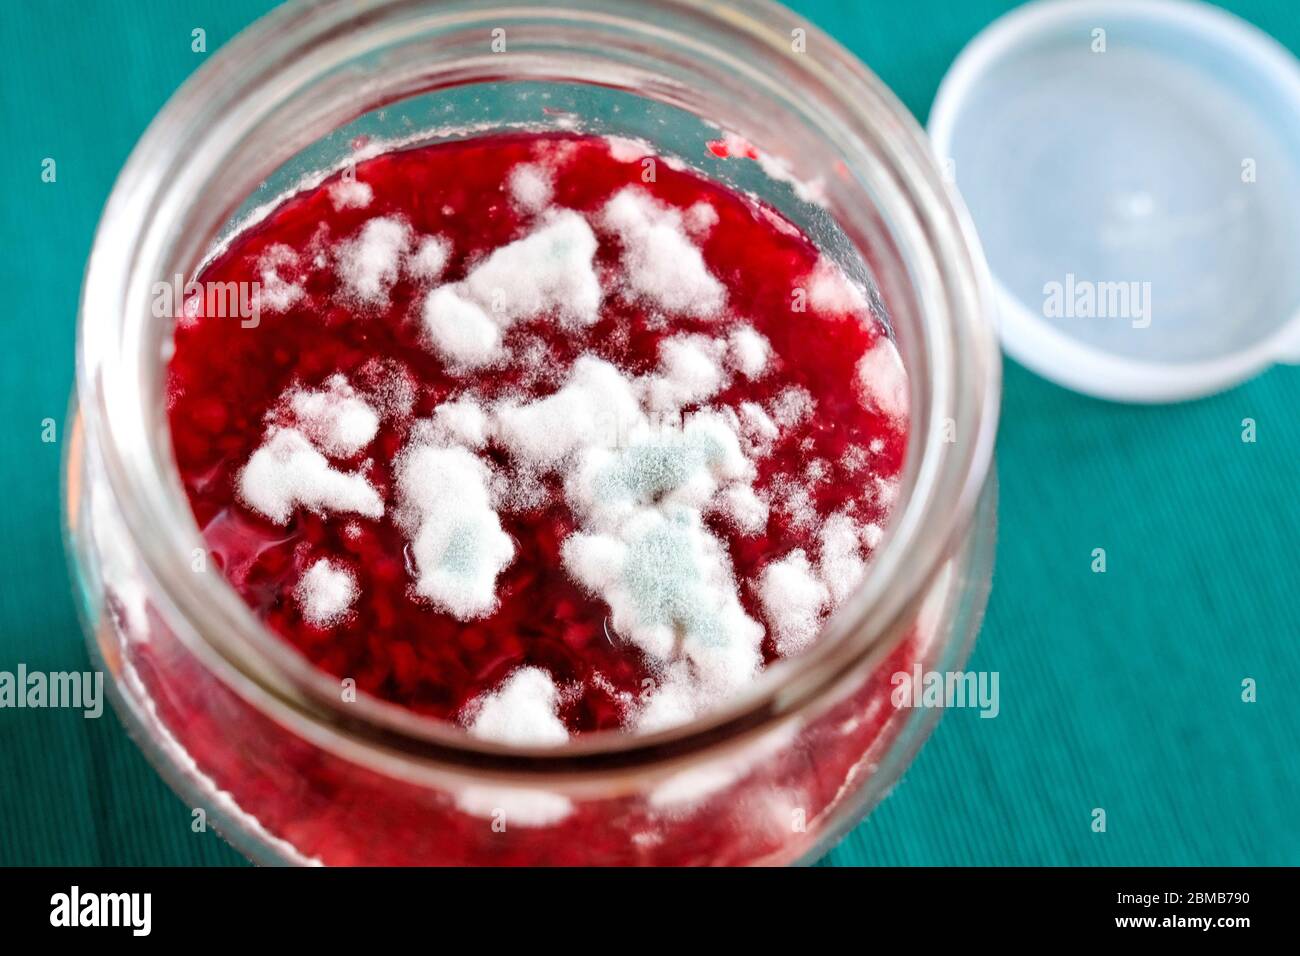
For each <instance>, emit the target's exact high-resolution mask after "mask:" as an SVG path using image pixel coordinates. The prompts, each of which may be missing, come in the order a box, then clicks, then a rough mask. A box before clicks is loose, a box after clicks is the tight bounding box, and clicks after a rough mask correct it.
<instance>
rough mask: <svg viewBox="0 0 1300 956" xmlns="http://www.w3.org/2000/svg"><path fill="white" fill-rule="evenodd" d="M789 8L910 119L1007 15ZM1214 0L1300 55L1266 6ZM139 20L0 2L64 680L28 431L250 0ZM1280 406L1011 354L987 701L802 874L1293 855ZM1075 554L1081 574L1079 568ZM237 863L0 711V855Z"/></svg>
mask: <svg viewBox="0 0 1300 956" xmlns="http://www.w3.org/2000/svg"><path fill="white" fill-rule="evenodd" d="M796 6H797V7H798V8H799V9H800V10H801V11H803V12H805V13H806V14H807V15H808V16H809V18H810V19H812V20H813V21H814V22H816V23H818V24H819V25H820V26H822V27H824V28H825V29H827V30H828V31H829V32H831V33H832V34H834V35H835V36H837V37H838V38H839V39H840V40H841V41H842V42H843V43H845V44H846V45H847V46H848V47H849V48H850V49H852V50H853V51H854V52H855V53H856V54H857V55H858V56H860V57H861V58H862V59H863V60H864V61H865V62H866V63H867V64H868V65H870V66H871V67H872V68H873V69H874V70H875V71H876V72H877V73H878V74H879V75H880V76H881V77H882V78H883V79H884V80H885V82H887V83H888V84H889V85H890V86H891V87H893V89H894V90H895V91H896V92H897V93H898V94H899V96H900V97H901V98H902V99H903V101H904V102H905V103H906V104H907V106H908V107H909V108H910V109H911V110H913V111H914V112H915V113H916V114H917V116H918V117H920V118H921V119H924V117H925V115H926V111H927V109H928V107H929V104H930V101H931V99H932V97H933V95H934V91H935V89H936V87H937V85H938V83H939V79H940V77H941V76H942V75H943V72H944V70H945V69H946V68H947V66H948V64H949V63H950V62H951V60H952V58H953V57H954V56H955V55H956V54H957V52H958V50H960V48H961V46H962V45H963V44H964V43H965V42H966V41H967V40H968V39H969V38H970V37H971V36H973V35H974V34H975V33H976V32H977V31H978V30H979V29H980V28H982V27H983V26H984V25H985V24H987V23H988V22H989V21H990V20H992V19H993V18H994V17H995V16H996V15H997V14H999V13H1001V12H1002V11H1003V10H1004V9H1006V7H1007V6H1008V5H1007V4H1003V3H999V2H989V0H964V2H956V0H952V2H949V3H943V2H939V0H924V2H909V3H894V2H888V0H872V2H860V3H851V2H813V0H809V2H805V3H798V4H796ZM1228 6H1229V7H1230V8H1231V9H1233V10H1235V11H1236V12H1238V13H1240V14H1242V15H1243V16H1245V17H1246V18H1247V19H1249V20H1251V21H1253V22H1254V23H1256V24H1258V25H1259V26H1261V27H1263V28H1264V29H1266V30H1268V31H1269V32H1270V33H1272V34H1273V35H1275V36H1276V37H1278V38H1279V39H1280V40H1281V41H1282V42H1283V43H1285V44H1287V45H1288V46H1289V47H1290V48H1291V49H1292V50H1300V9H1298V8H1296V7H1295V6H1294V5H1293V4H1292V3H1290V2H1288V0H1273V2H1268V0H1237V2H1233V3H1230V4H1228ZM147 7H148V12H147V13H146V12H144V11H145V8H146V5H145V4H138V3H133V2H127V0H81V2H71V0H65V2H54V3H5V4H3V5H0V103H2V105H3V117H4V128H5V129H6V131H7V134H8V135H7V136H6V145H5V149H4V150H3V151H0V171H2V174H0V182H3V183H4V187H5V188H4V196H3V205H2V208H3V223H2V226H3V228H0V244H2V245H0V282H2V283H3V290H4V300H5V308H4V315H3V317H0V382H2V383H3V397H4V416H3V418H2V419H0V489H3V493H4V502H3V505H0V670H10V671H12V670H14V669H16V667H17V665H18V663H19V662H22V663H25V664H26V665H27V666H28V667H29V668H31V669H39V670H74V669H79V668H82V667H85V666H86V661H87V658H86V651H85V649H84V645H83V639H82V636H81V632H80V629H79V626H78V622H77V620H76V617H75V614H74V610H73V605H72V602H71V600H70V598H69V582H68V575H67V572H66V570H65V560H64V557H63V552H62V545H61V541H60V530H59V510H58V502H59V494H58V473H59V457H60V454H61V453H62V439H63V435H62V433H60V435H59V439H60V440H59V442H57V443H53V444H48V443H43V442H42V441H41V434H40V433H41V428H42V424H41V423H42V420H43V419H46V418H53V419H56V420H58V421H59V423H60V428H62V421H63V418H64V415H65V410H66V407H67V400H68V394H69V389H70V387H71V381H72V361H73V360H72V350H73V338H74V321H75V315H76V303H77V295H78V291H79V286H80V282H81V276H82V271H83V267H84V263H85V260H86V255H87V252H88V250H89V248H90V240H91V235H92V232H93V229H94V226H95V223H96V220H97V219H98V216H99V213H100V210H101V208H102V205H103V203H104V200H105V198H106V197H107V195H108V191H109V188H110V186H111V184H112V181H113V177H114V176H115V175H116V173H117V171H118V169H119V168H120V167H121V165H122V162H123V161H124V159H125V158H126V155H127V153H128V151H129V150H130V148H131V146H132V144H133V143H134V141H135V139H136V138H137V137H138V136H139V134H140V133H141V131H142V130H143V129H144V127H145V125H146V124H147V123H148V121H149V120H150V118H151V117H152V116H153V115H154V114H155V112H156V111H157V110H158V109H159V108H160V107H161V106H162V104H163V102H164V100H165V99H166V97H167V96H168V95H169V94H170V93H171V92H172V91H173V90H174V89H175V88H176V86H177V85H178V84H179V83H180V82H181V81H182V80H183V79H184V78H185V76H186V75H187V74H189V73H190V72H191V71H192V70H193V69H195V67H196V66H197V65H198V64H199V62H200V61H201V59H202V56H201V55H199V54H195V53H192V52H191V50H190V31H191V30H192V29H194V28H195V27H203V28H204V29H206V30H207V36H208V43H209V49H210V50H214V49H216V47H217V46H218V45H219V44H220V43H222V42H224V41H225V40H226V39H228V38H229V37H230V36H232V35H233V34H234V33H235V32H236V31H237V30H238V29H240V28H241V27H242V26H244V25H245V24H246V23H247V22H249V21H251V20H252V19H253V18H254V17H255V16H256V15H257V14H258V13H259V12H260V11H261V9H262V8H263V7H264V4H259V3H257V2H240V0H223V2H220V3H218V2H215V0H212V2H199V0H187V2H177V3H169V4H149V5H147ZM46 157H52V158H54V159H55V160H56V161H57V163H58V167H57V169H58V179H57V182H55V183H43V182H42V181H41V176H40V173H41V163H42V160H43V159H44V158H46ZM1298 407H1300V371H1297V370H1296V369H1289V368H1280V369H1275V370H1273V371H1271V372H1269V373H1267V374H1265V375H1263V376H1261V377H1259V378H1258V379H1256V380H1254V381H1252V382H1250V383H1248V384H1246V385H1244V386H1242V387H1240V388H1236V389H1234V390H1232V391H1230V392H1228V393H1226V394H1223V395H1220V396H1218V397H1215V398H1211V399H1207V400H1203V401H1198V402H1194V403H1190V404H1185V405H1178V406H1172V407H1161V408H1136V407H1124V406H1119V405H1112V404H1106V403H1103V402H1098V401H1094V400H1091V399H1087V398H1082V397H1079V396H1077V395H1074V394H1071V393H1069V392H1066V391H1064V390H1062V389H1060V388H1057V387H1056V386H1053V385H1051V384H1049V383H1047V382H1045V381H1043V380H1041V379H1038V378H1036V377H1035V376H1033V375H1032V374H1030V373H1028V372H1026V371H1025V370H1023V369H1021V368H1019V367H1017V366H1015V365H1013V364H1009V365H1008V367H1007V369H1006V387H1005V399H1004V409H1003V420H1002V430H1001V436H1000V439H999V458H998V471H999V476H1000V480H1001V492H1002V498H1001V507H1000V528H999V546H998V548H999V549H998V561H997V570H996V578H995V582H994V592H993V597H992V601H991V605H990V609H989V613H988V617H987V620H986V623H985V627H984V630H983V633H982V635H981V637H980V639H979V643H978V645H977V648H976V651H975V655H974V659H973V661H972V664H971V666H972V668H975V669H981V670H996V671H998V672H999V673H1000V679H1001V713H1000V715H999V716H998V717H997V718H996V719H993V720H981V719H979V717H978V715H977V713H976V712H975V711H973V710H966V711H953V712H952V713H949V714H947V715H946V716H945V717H944V718H943V720H942V721H941V722H940V725H939V727H938V730H937V731H936V732H935V734H934V736H933V738H932V739H931V740H930V742H929V743H928V744H927V745H926V746H925V748H924V749H923V750H922V752H921V754H920V756H919V757H918V759H917V760H916V762H915V763H914V764H913V765H912V767H911V769H910V770H909V771H908V773H907V774H906V776H905V777H904V778H903V780H902V782H901V783H900V784H899V785H898V786H897V787H896V788H895V790H894V792H893V793H892V794H891V795H890V797H889V798H888V799H887V800H886V801H885V802H884V803H883V804H882V805H881V807H880V808H879V809H878V810H877V811H876V813H875V814H873V815H872V816H871V818H870V819H869V820H868V821H867V822H865V823H864V824H862V825H861V826H859V827H858V828H857V829H856V830H855V831H854V832H853V833H852V834H851V835H850V836H849V837H848V838H847V839H846V840H845V841H844V842H843V843H842V844H841V845H840V846H839V847H837V848H836V849H835V850H834V851H833V852H832V853H831V854H830V855H829V857H828V858H827V861H826V862H828V863H831V864H863V863H865V864H1011V863H1026V864H1076V863H1081V864H1251V863H1277V864H1297V863H1300V754H1298V753H1297V751H1298V749H1300V748H1298V747H1297V740H1298V739H1300V703H1298V702H1297V699H1296V691H1295V689H1296V687H1297V685H1298V683H1300V652H1298V651H1297V646H1296V638H1297V636H1298V635H1300V558H1298V557H1297V545H1298V543H1300V508H1298V507H1297V503H1296V489H1297V487H1298V486H1300V482H1298V481H1297V478H1298V477H1300V475H1298V470H1300V467H1298V466H1297V450H1300V413H1297V408H1298ZM1244 418H1253V419H1255V421H1256V422H1257V427H1258V441H1257V442H1256V443H1254V444H1245V443H1243V442H1242V441H1241V437H1240V432H1241V421H1242V419H1244ZM1099 547H1101V548H1105V549H1106V552H1107V560H1108V570H1107V573H1105V574H1094V573H1092V570H1091V568H1090V563H1091V554H1092V551H1093V549H1094V548H1099ZM1247 677H1250V678H1254V679H1255V680H1256V681H1257V682H1258V701H1257V702H1256V703H1253V704H1247V703H1243V702H1242V701H1241V682H1242V680H1243V679H1244V678H1247ZM1095 807H1102V808H1104V809H1105V810H1106V812H1107V824H1108V825H1107V832H1105V833H1101V834H1099V833H1094V832H1092V830H1091V828H1090V823H1091V821H1092V816H1091V813H1092V809H1093V808H1095ZM239 861H240V857H239V856H238V854H237V853H235V852H234V851H233V850H231V849H230V848H229V847H228V846H226V845H225V844H224V843H223V842H222V841H221V839H220V838H219V837H217V836H216V835H214V834H212V833H206V834H195V833H192V832H191V831H190V811H189V809H188V808H187V807H185V806H184V805H182V803H181V802H180V801H179V800H177V799H176V798H175V797H174V796H172V795H171V793H170V791H168V789H167V788H166V786H165V785H164V784H163V783H162V782H161V780H160V779H159V778H158V776H157V775H156V774H155V773H154V771H153V770H152V769H151V768H150V767H149V766H148V764H147V763H146V762H145V760H144V758H143V757H142V756H141V755H140V753H139V752H138V751H137V750H136V748H135V746H134V745H133V744H132V743H131V741H130V740H129V739H128V738H127V736H126V734H125V733H124V732H123V730H122V728H121V725H120V724H119V723H118V722H117V720H116V718H115V717H113V716H112V715H111V714H106V715H105V716H104V717H103V718H102V719H100V720H85V719H82V717H81V716H80V715H79V714H78V713H75V712H68V711H58V710H44V711H31V710H13V709H0V863H6V864H16V863H41V864H66V863H81V864H96V863H104V864H108V863H114V864H142V863H172V864H199V863H208V864H215V863H227V864H228V863H236V862H239Z"/></svg>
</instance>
